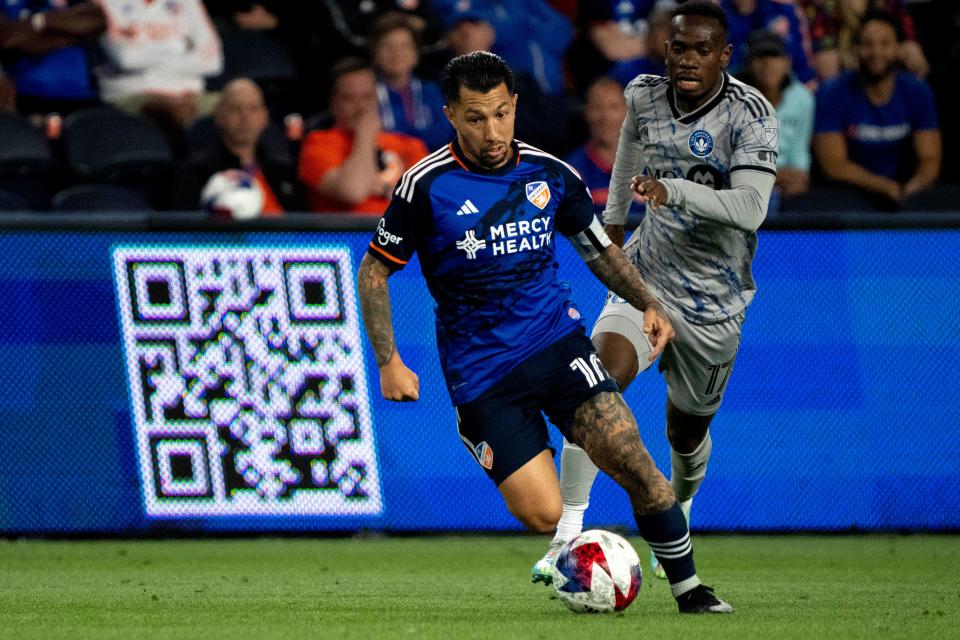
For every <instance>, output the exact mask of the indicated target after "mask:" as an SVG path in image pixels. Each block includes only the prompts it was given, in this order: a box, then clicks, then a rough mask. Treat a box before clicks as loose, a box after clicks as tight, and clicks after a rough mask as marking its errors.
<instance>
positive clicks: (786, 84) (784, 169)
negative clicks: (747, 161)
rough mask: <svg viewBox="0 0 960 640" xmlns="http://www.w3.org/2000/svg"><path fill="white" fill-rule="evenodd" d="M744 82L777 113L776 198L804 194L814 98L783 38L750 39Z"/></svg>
mask: <svg viewBox="0 0 960 640" xmlns="http://www.w3.org/2000/svg"><path fill="white" fill-rule="evenodd" d="M741 79H742V80H743V81H744V82H746V83H747V84H750V85H753V86H754V87H756V88H757V89H759V90H760V92H761V93H762V94H763V95H764V97H765V98H766V99H767V100H769V101H770V104H772V105H773V106H774V108H775V109H776V110H777V119H778V120H779V122H780V143H779V151H778V155H777V183H776V194H777V195H778V196H779V197H782V198H790V197H793V196H796V195H799V194H801V193H804V192H805V191H806V190H807V189H808V188H809V186H810V139H811V137H812V135H813V114H814V101H813V94H812V93H810V90H809V89H807V87H806V86H804V85H803V84H802V83H801V82H799V81H798V80H797V79H796V78H795V77H794V76H793V74H792V73H791V64H790V54H789V53H788V52H787V47H786V44H784V42H783V39H782V38H780V36H778V35H776V34H775V33H770V32H769V31H759V32H757V33H755V34H754V35H753V36H752V37H751V38H750V46H749V49H748V51H747V63H746V69H745V72H744V73H743V74H742V76H741ZM773 210H775V209H773Z"/></svg>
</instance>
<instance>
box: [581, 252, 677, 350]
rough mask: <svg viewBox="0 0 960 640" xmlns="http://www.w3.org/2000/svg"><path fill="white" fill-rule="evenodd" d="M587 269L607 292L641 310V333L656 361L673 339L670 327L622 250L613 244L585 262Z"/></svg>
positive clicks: (665, 316) (656, 302) (668, 321)
mask: <svg viewBox="0 0 960 640" xmlns="http://www.w3.org/2000/svg"><path fill="white" fill-rule="evenodd" d="M587 266H588V267H590V271H592V272H593V275H595V276H597V278H598V279H599V280H600V282H602V283H603V284H605V285H607V288H609V289H610V290H611V291H613V292H614V293H615V294H617V295H618V296H620V297H621V298H623V299H624V300H626V301H627V302H629V303H630V304H631V305H633V306H634V307H635V308H637V309H642V310H643V332H644V333H645V334H647V338H649V340H650V345H651V346H652V347H653V352H652V353H651V354H650V362H653V361H654V360H656V359H657V357H658V356H659V355H660V352H662V351H663V348H664V347H665V346H667V343H668V342H669V341H670V340H672V339H673V326H672V325H671V324H670V320H669V319H668V318H667V314H666V312H664V310H663V306H662V305H661V304H660V302H659V301H658V300H657V299H656V298H655V297H653V294H651V293H650V291H649V290H648V289H647V287H646V285H645V284H643V280H641V279H640V273H639V272H638V271H637V268H636V267H635V266H633V264H632V263H631V262H630V260H628V259H627V256H625V255H624V254H623V250H621V249H620V247H618V246H616V245H614V244H611V245H609V246H607V247H606V248H605V249H604V250H603V251H602V252H600V254H599V255H598V256H597V257H596V258H595V259H593V260H590V261H589V262H587Z"/></svg>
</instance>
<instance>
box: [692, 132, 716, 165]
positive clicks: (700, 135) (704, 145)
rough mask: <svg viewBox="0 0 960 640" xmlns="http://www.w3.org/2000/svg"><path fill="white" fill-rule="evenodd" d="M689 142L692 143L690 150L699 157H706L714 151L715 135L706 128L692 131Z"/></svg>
mask: <svg viewBox="0 0 960 640" xmlns="http://www.w3.org/2000/svg"><path fill="white" fill-rule="evenodd" d="M687 144H688V145H690V152H691V153H692V154H693V155H695V156H697V157H698V158H706V157H707V156H709V155H710V154H711V153H713V136H711V135H710V134H709V133H707V131H706V130H704V129H697V130H696V131H694V132H693V133H691V134H690V139H689V140H687Z"/></svg>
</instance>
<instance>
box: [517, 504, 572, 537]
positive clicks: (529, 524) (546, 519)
mask: <svg viewBox="0 0 960 640" xmlns="http://www.w3.org/2000/svg"><path fill="white" fill-rule="evenodd" d="M562 514H563V507H562V506H561V505H559V504H558V505H541V506H538V507H536V508H534V509H525V510H522V511H521V510H517V511H514V513H513V515H514V516H516V518H517V520H519V521H520V522H521V523H523V526H525V527H526V528H527V529H530V530H531V531H534V532H536V533H543V534H550V533H553V532H554V531H555V530H556V528H557V523H558V522H560V516H561V515H562Z"/></svg>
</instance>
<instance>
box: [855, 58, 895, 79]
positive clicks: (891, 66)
mask: <svg viewBox="0 0 960 640" xmlns="http://www.w3.org/2000/svg"><path fill="white" fill-rule="evenodd" d="M896 70H897V62H896V61H895V60H891V61H890V62H888V63H887V64H885V65H884V66H883V67H882V68H881V69H880V70H879V71H876V72H874V71H871V70H870V65H869V64H864V63H863V62H862V61H861V62H860V73H861V74H863V78H864V80H866V81H867V83H869V84H875V83H877V82H881V81H883V80H886V79H887V78H889V77H890V76H892V75H893V74H894V73H895V72H896Z"/></svg>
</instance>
